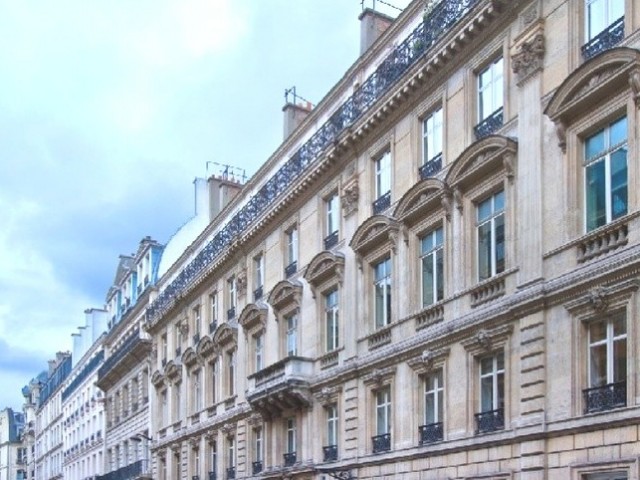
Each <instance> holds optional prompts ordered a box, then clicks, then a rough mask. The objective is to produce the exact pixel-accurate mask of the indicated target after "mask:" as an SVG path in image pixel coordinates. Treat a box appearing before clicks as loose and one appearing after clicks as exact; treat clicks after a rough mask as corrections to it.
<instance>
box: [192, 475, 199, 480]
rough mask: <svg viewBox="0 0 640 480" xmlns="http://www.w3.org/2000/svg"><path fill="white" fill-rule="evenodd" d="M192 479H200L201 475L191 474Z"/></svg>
mask: <svg viewBox="0 0 640 480" xmlns="http://www.w3.org/2000/svg"><path fill="white" fill-rule="evenodd" d="M191 480H200V475H191Z"/></svg>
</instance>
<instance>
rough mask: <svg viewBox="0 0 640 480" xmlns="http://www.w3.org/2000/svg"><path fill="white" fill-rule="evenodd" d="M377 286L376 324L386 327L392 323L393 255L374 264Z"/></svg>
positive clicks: (379, 326) (375, 283) (375, 284)
mask: <svg viewBox="0 0 640 480" xmlns="http://www.w3.org/2000/svg"><path fill="white" fill-rule="evenodd" d="M373 273H374V275H373V278H374V287H375V311H374V314H375V322H376V323H375V326H376V328H381V327H384V326H385V325H389V324H390V323H391V257H387V258H385V259H384V260H382V261H381V262H379V263H377V264H375V265H374V266H373Z"/></svg>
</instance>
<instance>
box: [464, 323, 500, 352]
mask: <svg viewBox="0 0 640 480" xmlns="http://www.w3.org/2000/svg"><path fill="white" fill-rule="evenodd" d="M512 332H513V324H508V325H501V326H499V327H496V328H492V329H490V330H488V329H485V328H481V329H479V330H476V331H475V333H474V334H473V335H472V336H471V337H469V338H467V339H465V340H463V341H462V342H461V343H462V346H463V347H464V348H465V349H466V350H467V351H469V352H471V353H472V354H474V355H480V354H483V353H490V352H491V351H493V350H496V349H498V348H500V347H502V346H504V344H505V343H507V340H508V338H509V337H510V336H511V334H512Z"/></svg>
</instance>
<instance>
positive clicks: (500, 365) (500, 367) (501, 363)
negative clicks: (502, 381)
mask: <svg viewBox="0 0 640 480" xmlns="http://www.w3.org/2000/svg"><path fill="white" fill-rule="evenodd" d="M496 358H497V360H496V364H497V367H498V370H500V371H502V370H504V354H503V353H502V352H501V353H499V354H498V355H496Z"/></svg>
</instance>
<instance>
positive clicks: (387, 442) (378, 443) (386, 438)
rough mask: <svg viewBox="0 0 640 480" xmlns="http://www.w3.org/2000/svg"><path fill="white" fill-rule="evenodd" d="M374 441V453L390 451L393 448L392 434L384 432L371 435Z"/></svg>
mask: <svg viewBox="0 0 640 480" xmlns="http://www.w3.org/2000/svg"><path fill="white" fill-rule="evenodd" d="M371 442H372V443H373V453H380V452H388V451H389V450H391V434H390V433H384V434H382V435H376V436H375V437H371Z"/></svg>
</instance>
